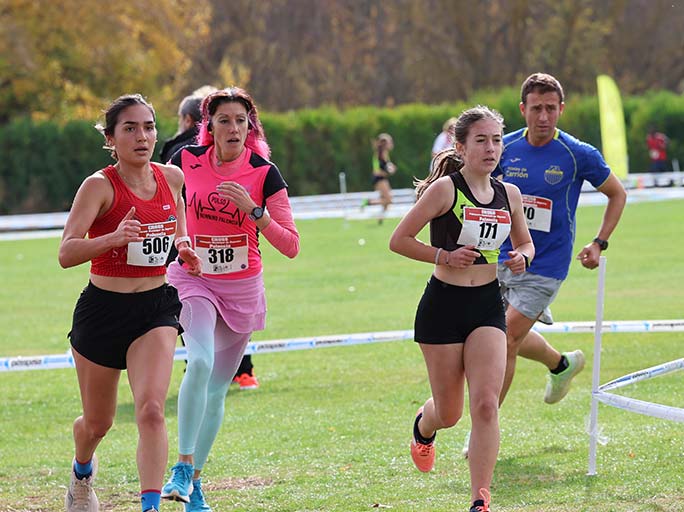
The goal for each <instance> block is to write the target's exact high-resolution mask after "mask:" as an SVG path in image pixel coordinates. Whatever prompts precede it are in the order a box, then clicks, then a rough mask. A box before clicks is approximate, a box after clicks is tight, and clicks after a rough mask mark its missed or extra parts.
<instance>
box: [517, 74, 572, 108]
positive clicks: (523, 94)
mask: <svg viewBox="0 0 684 512" xmlns="http://www.w3.org/2000/svg"><path fill="white" fill-rule="evenodd" d="M531 92H537V93H539V94H544V93H547V92H555V93H556V94H558V98H559V99H560V102H561V103H563V101H565V96H564V95H563V86H561V84H560V82H559V81H558V80H556V78H555V77H553V76H551V75H549V74H546V73H534V74H532V75H530V76H528V77H527V78H526V79H525V81H524V82H523V84H522V87H521V88H520V99H521V101H522V103H523V105H525V104H526V103H527V95H528V94H530V93H531Z"/></svg>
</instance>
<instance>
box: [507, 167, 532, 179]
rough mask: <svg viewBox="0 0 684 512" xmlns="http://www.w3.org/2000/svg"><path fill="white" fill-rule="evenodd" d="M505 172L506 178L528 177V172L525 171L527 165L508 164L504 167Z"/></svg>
mask: <svg viewBox="0 0 684 512" xmlns="http://www.w3.org/2000/svg"><path fill="white" fill-rule="evenodd" d="M505 173H506V177H507V178H523V179H527V178H529V177H530V176H529V174H528V173H527V167H513V166H509V167H506V170H505Z"/></svg>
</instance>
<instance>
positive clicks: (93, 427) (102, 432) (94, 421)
mask: <svg viewBox="0 0 684 512" xmlns="http://www.w3.org/2000/svg"><path fill="white" fill-rule="evenodd" d="M79 420H82V423H81V425H82V427H83V429H84V430H85V432H86V434H87V435H88V437H90V438H91V439H102V438H103V437H104V436H106V435H107V432H109V429H110V428H112V425H113V424H114V418H112V417H108V418H85V417H84V418H79ZM79 420H76V422H79Z"/></svg>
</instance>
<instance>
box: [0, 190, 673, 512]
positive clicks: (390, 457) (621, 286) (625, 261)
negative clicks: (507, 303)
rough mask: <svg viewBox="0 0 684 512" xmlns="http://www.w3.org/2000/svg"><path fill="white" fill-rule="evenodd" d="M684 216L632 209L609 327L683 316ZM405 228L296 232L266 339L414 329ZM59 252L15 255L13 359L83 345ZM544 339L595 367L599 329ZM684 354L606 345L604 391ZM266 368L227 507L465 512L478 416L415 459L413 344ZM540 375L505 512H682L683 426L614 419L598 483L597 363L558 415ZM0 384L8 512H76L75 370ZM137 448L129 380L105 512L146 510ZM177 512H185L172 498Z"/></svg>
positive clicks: (530, 389)
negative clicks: (401, 240) (77, 341)
mask: <svg viewBox="0 0 684 512" xmlns="http://www.w3.org/2000/svg"><path fill="white" fill-rule="evenodd" d="M683 206H684V202H682V201H668V202H659V203H635V204H629V205H628V207H627V208H626V210H625V213H624V217H623V220H622V222H621V224H620V226H619V229H618V231H617V232H616V233H615V234H614V236H613V237H611V246H610V249H609V250H608V251H607V252H606V256H607V258H608V266H607V288H606V308H605V319H606V320H629V319H671V318H682V317H684V315H683V313H684V311H683V310H682V309H683V308H682V305H683V304H684V286H683V285H684V279H683V278H682V270H683V267H684V266H683V265H682V263H681V251H680V250H678V249H680V248H681V237H678V236H676V233H678V232H680V231H681V227H680V222H681V218H682V212H683V211H684V208H683ZM602 211H603V209H602V208H600V207H584V208H581V209H580V210H579V212H578V236H577V240H578V243H579V244H583V243H586V242H587V241H589V240H591V238H593V236H594V235H595V231H596V229H597V226H598V223H599V222H600V216H601V214H602ZM396 222H397V221H396V220H390V221H387V222H386V223H385V225H383V226H378V225H377V223H375V222H374V221H356V222H349V223H345V222H344V221H342V220H338V219H329V220H317V221H300V222H298V227H299V229H300V232H301V238H302V250H301V254H300V255H299V257H298V258H297V259H295V260H288V259H286V258H285V257H283V256H281V255H279V254H276V253H275V252H274V251H273V250H272V248H271V247H270V246H269V245H268V243H264V244H263V245H262V249H263V251H264V258H265V268H266V273H265V278H266V286H267V296H268V301H269V313H268V320H267V329H266V330H265V331H263V332H260V333H257V334H256V335H255V337H254V340H255V341H259V340H266V339H275V338H286V337H305V336H313V335H323V334H339V333H352V332H365V331H384V330H395V329H410V328H412V324H413V315H414V311H415V307H416V304H417V301H418V299H419V297H420V295H421V293H422V290H423V287H424V284H425V281H426V280H427V278H428V276H429V273H430V271H431V266H430V265H427V264H422V263H418V262H414V261H409V260H407V259H405V258H402V257H400V256H398V255H395V254H393V253H390V252H389V250H388V249H387V243H388V239H389V236H390V233H391V231H392V229H393V228H394V226H395V225H396ZM678 226H679V227H678ZM362 238H363V239H364V240H365V244H364V245H360V244H359V240H360V239H362ZM424 238H426V237H424ZM579 244H578V248H579ZM57 247H58V240H57V239H46V240H31V241H17V242H0V251H1V252H2V255H3V260H4V261H3V263H4V265H3V269H2V282H1V284H2V288H1V289H0V322H1V325H2V326H3V332H4V337H3V342H2V344H1V345H0V346H1V347H2V348H1V349H0V356H10V355H36V354H53V353H63V352H65V351H66V350H67V348H68V343H67V341H66V337H65V334H66V332H67V331H68V329H69V326H70V319H71V313H72V309H73V306H74V303H75V301H76V298H77V296H78V294H79V293H80V290H81V289H82V288H83V286H84V285H85V283H86V280H87V272H88V268H87V266H85V265H84V266H81V267H79V268H76V269H69V270H62V269H60V268H59V266H58V264H57V258H56V254H57ZM596 277H597V274H596V272H592V271H588V270H586V269H583V268H582V267H581V266H580V265H579V263H577V262H573V264H572V268H571V272H570V277H569V279H568V281H567V282H566V283H565V284H564V285H563V288H562V290H561V293H560V295H559V297H558V299H557V300H556V302H555V303H554V307H553V312H554V317H555V319H556V321H560V322H563V321H580V320H591V319H592V318H593V317H594V313H595V291H596ZM350 290H353V291H350ZM548 338H549V340H550V341H551V342H552V343H553V344H554V345H555V346H557V347H558V348H559V349H561V350H570V349H574V348H581V349H582V350H584V352H585V354H586V356H587V358H588V361H589V362H590V361H591V357H592V354H593V335H591V334H553V335H549V336H548ZM683 344H684V333H658V334H655V333H654V334H636V333H632V334H628V333H625V334H607V335H605V336H604V340H603V353H602V381H603V382H606V381H608V380H610V379H612V378H615V377H619V376H621V375H624V374H626V373H629V372H631V371H636V370H638V369H642V368H647V367H649V366H653V365H657V364H660V363H664V362H666V361H670V360H673V359H677V358H680V357H682V348H681V347H682V346H683ZM254 363H255V365H256V372H257V374H258V376H259V379H260V381H261V384H262V385H261V388H259V389H258V390H256V391H252V392H239V391H237V390H234V389H231V392H230V393H229V395H228V398H227V417H226V421H225V423H224V426H223V429H222V430H221V432H220V433H219V437H218V439H217V442H216V444H215V446H214V449H213V452H212V455H211V457H210V460H209V462H208V463H207V465H206V467H205V471H204V481H205V488H206V489H207V491H208V492H207V495H208V499H209V500H210V504H212V506H213V507H214V510H215V511H217V512H223V511H245V512H246V511H250V512H259V511H272V512H289V511H292V512H294V511H340V512H343V511H344V512H348V511H362V510H369V509H373V508H381V507H383V508H384V507H391V509H390V510H393V511H401V512H414V511H435V512H442V511H443V512H446V511H454V510H467V508H468V501H469V477H468V467H467V464H466V461H464V460H463V459H461V458H460V447H461V444H462V440H463V436H464V434H465V432H466V430H467V429H468V428H469V419H468V418H467V416H466V417H465V418H464V419H463V420H462V422H461V423H459V425H457V426H456V427H454V428H452V429H450V430H447V431H442V432H440V433H439V435H438V443H437V450H438V455H437V462H436V467H435V471H433V472H432V473H430V474H422V473H419V472H418V471H416V470H415V469H414V468H413V465H412V463H411V460H410V456H409V454H408V443H409V440H410V432H411V425H412V420H413V415H414V413H415V410H416V408H417V407H418V406H419V405H420V404H422V403H423V401H424V400H425V398H426V397H427V396H429V386H428V382H427V377H426V372H425V367H424V364H423V360H422V356H421V355H420V351H419V349H418V347H417V346H416V345H415V343H413V342H412V341H401V342H388V343H377V344H371V345H359V346H351V347H335V348H326V349H317V350H309V351H297V352H286V353H277V354H260V355H258V356H255V358H254ZM182 376H183V365H182V363H177V364H176V366H175V367H174V375H173V381H172V383H171V390H170V393H169V397H168V401H167V418H168V427H169V437H170V447H171V450H170V458H171V461H173V460H174V459H175V450H176V441H177V437H176V431H177V426H176V400H177V391H178V386H179V383H180V380H181V378H182ZM544 379H545V372H544V371H543V368H542V367H540V366H539V365H537V364H533V363H531V362H528V361H520V362H519V364H518V373H517V375H516V380H515V382H514V384H513V388H512V390H511V392H510V393H509V396H508V398H507V401H506V403H505V405H504V407H503V409H502V411H501V429H502V439H501V450H500V454H499V462H498V464H497V467H496V470H495V476H494V483H493V486H492V494H493V503H492V505H493V509H492V510H493V511H496V512H501V511H527V510H532V511H555V512H570V511H572V512H576V511H606V512H607V511H653V512H656V511H665V510H667V511H682V510H684V481H683V477H682V475H683V474H684V462H683V460H684V448H683V447H682V446H683V445H682V439H683V438H684V436H683V434H684V429H683V427H682V424H681V423H675V422H667V421H662V420H658V419H655V418H650V417H646V416H640V415H636V414H632V413H627V412H625V411H621V410H618V409H614V408H610V407H605V406H601V407H600V413H599V422H600V425H601V427H602V435H603V436H604V437H605V438H606V439H607V440H608V443H607V445H605V446H599V452H598V476H595V477H588V476H586V471H587V456H588V441H589V440H588V435H587V434H586V423H587V420H588V415H589V404H590V392H591V364H588V365H587V369H586V370H585V371H584V372H583V373H582V374H580V375H579V376H578V378H577V379H576V381H575V384H574V387H573V390H572V391H571V393H570V394H569V395H568V397H567V398H565V399H564V400H563V401H562V402H561V403H560V404H558V405H555V406H548V405H546V404H544V403H543V401H542V395H543V391H544V384H545V380H544ZM683 385H684V381H683V379H682V374H681V373H675V374H670V375H666V376H663V377H660V378H657V379H654V380H649V381H644V382H641V383H638V384H637V385H633V386H630V387H627V388H623V391H622V394H624V395H627V396H633V397H636V398H640V399H644V400H648V401H653V402H657V403H663V404H667V405H674V406H682V402H681V396H682V393H681V390H682V388H683V387H684V386H683ZM0 389H1V390H2V394H1V398H0V404H1V405H2V407H0V460H1V461H2V465H1V466H0V511H7V512H9V511H13V512H16V511H58V510H63V505H62V502H63V495H64V492H65V489H66V484H67V482H68V471H69V463H70V460H71V458H72V456H73V443H72V439H71V423H72V421H73V419H74V418H75V417H76V416H77V415H78V414H79V412H80V401H79V395H78V391H77V382H76V377H75V372H74V371H73V370H72V369H65V370H52V371H31V372H13V373H0ZM136 439H137V433H136V428H135V422H134V418H133V405H132V398H131V395H130V392H129V390H128V386H127V383H126V380H125V378H124V379H122V384H121V387H120V395H119V406H118V412H117V418H116V422H115V425H114V427H113V429H112V430H111V431H110V433H109V434H108V435H107V437H106V438H105V440H104V442H103V443H102V445H101V446H100V448H99V449H98V454H99V457H100V474H99V478H98V480H97V482H96V487H97V489H98V495H99V497H100V500H101V502H102V510H103V511H117V512H118V511H122V512H129V511H130V512H134V511H138V510H139V509H140V507H139V504H138V503H139V502H138V498H137V491H138V490H139V486H138V482H137V471H136V467H135V462H134V461H135V445H136ZM388 509H389V508H388ZM164 510H166V511H171V510H178V511H181V510H183V509H182V507H181V506H180V505H178V504H175V503H164V504H162V511H164Z"/></svg>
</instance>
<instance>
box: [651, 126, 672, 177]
mask: <svg viewBox="0 0 684 512" xmlns="http://www.w3.org/2000/svg"><path fill="white" fill-rule="evenodd" d="M669 142H670V139H668V138H667V135H665V134H664V133H661V132H659V131H656V129H655V127H653V126H651V127H650V128H649V130H648V135H647V136H646V145H647V146H648V156H649V158H650V159H651V166H650V168H649V169H648V170H649V172H668V171H669V170H670V169H669V168H668V165H667V145H668V143H669Z"/></svg>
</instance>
